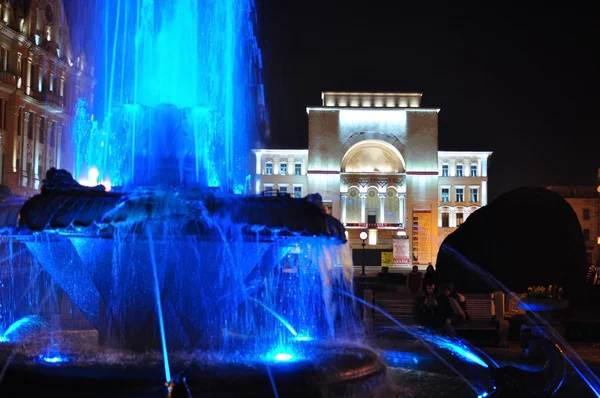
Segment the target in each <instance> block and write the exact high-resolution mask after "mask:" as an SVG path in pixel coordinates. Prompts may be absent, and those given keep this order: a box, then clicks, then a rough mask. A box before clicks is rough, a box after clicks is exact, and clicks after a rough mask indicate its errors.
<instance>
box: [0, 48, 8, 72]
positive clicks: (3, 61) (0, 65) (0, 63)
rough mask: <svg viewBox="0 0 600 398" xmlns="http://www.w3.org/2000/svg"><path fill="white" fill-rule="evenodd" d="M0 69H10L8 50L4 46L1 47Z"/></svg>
mask: <svg viewBox="0 0 600 398" xmlns="http://www.w3.org/2000/svg"><path fill="white" fill-rule="evenodd" d="M0 70H1V71H3V72H5V71H7V70H8V50H7V49H6V48H4V47H0Z"/></svg>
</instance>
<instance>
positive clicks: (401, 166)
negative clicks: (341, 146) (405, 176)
mask: <svg viewBox="0 0 600 398" xmlns="http://www.w3.org/2000/svg"><path fill="white" fill-rule="evenodd" d="M341 166H342V167H341V169H342V173H377V172H382V173H402V172H404V171H405V170H406V164H405V163H404V158H403V157H402V155H401V154H400V152H399V151H398V149H396V148H395V147H394V146H393V145H391V144H389V143H387V142H385V141H381V140H364V141H361V142H359V143H357V144H354V145H353V146H352V147H350V148H349V149H348V151H347V152H346V153H345V154H344V157H343V158H342V165H341Z"/></svg>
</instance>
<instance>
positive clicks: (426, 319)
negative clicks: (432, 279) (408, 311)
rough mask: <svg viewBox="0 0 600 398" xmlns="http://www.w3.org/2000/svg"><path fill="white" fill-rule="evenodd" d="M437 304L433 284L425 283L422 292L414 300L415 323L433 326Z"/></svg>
mask: <svg viewBox="0 0 600 398" xmlns="http://www.w3.org/2000/svg"><path fill="white" fill-rule="evenodd" d="M437 306H438V302H437V297H436V294H435V284H433V283H428V284H426V285H425V290H424V291H423V294H422V295H421V296H419V297H418V298H417V301H416V310H417V323H419V324H421V325H423V326H427V327H435V323H436V322H435V321H436V314H437Z"/></svg>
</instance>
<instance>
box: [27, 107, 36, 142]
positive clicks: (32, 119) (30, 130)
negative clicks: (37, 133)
mask: <svg viewBox="0 0 600 398" xmlns="http://www.w3.org/2000/svg"><path fill="white" fill-rule="evenodd" d="M34 123H35V113H33V112H29V123H28V126H27V139H30V140H32V139H33V124H34Z"/></svg>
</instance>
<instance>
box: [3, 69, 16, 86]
mask: <svg viewBox="0 0 600 398" xmlns="http://www.w3.org/2000/svg"><path fill="white" fill-rule="evenodd" d="M0 81H3V82H4V83H8V84H14V85H16V84H17V75H15V74H14V73H10V72H0Z"/></svg>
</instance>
